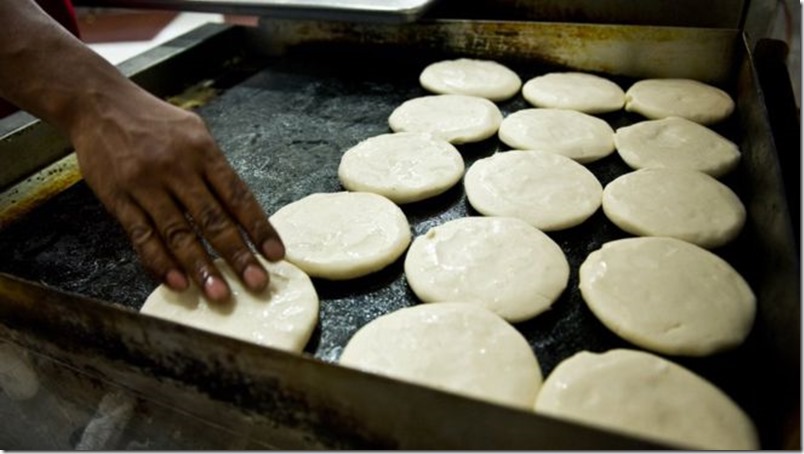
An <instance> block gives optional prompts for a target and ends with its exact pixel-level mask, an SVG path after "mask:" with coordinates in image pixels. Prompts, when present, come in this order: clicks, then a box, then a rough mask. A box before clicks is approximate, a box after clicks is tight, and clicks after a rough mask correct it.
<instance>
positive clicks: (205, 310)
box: [140, 256, 318, 353]
mask: <svg viewBox="0 0 804 454" xmlns="http://www.w3.org/2000/svg"><path fill="white" fill-rule="evenodd" d="M257 259H258V260H259V261H260V263H261V264H262V265H263V266H264V267H265V269H266V270H267V271H268V274H269V275H270V283H269V284H268V288H266V289H265V290H264V291H262V292H260V293H253V292H251V291H250V290H247V289H246V288H245V287H244V286H243V284H242V283H241V282H240V279H239V278H238V277H237V275H236V274H235V273H234V271H233V270H232V269H231V267H229V265H228V264H226V262H224V261H223V260H222V259H216V260H215V265H216V266H217V267H218V269H219V270H220V271H221V273H222V274H223V277H224V278H225V279H226V282H227V283H228V284H229V287H230V288H231V290H232V298H231V300H230V301H229V302H226V303H210V302H208V301H207V300H206V298H205V297H204V296H203V293H202V292H200V291H199V290H198V287H196V286H194V285H193V286H191V287H190V288H189V289H187V290H185V291H183V292H175V291H173V290H171V289H170V288H169V287H167V286H166V285H164V284H162V285H160V286H159V287H157V288H156V289H155V290H154V291H153V292H151V294H150V295H149V296H148V298H147V299H146V300H145V304H143V306H142V308H141V309H140V312H141V313H143V314H148V315H151V316H154V317H158V318H162V319H165V320H170V321H172V322H175V323H179V324H182V325H187V326H192V327H194V328H198V329H201V330H204V331H209V332H213V333H216V334H220V335H222V336H228V337H233V338H235V339H240V340H244V341H247V342H252V343H255V344H257V345H264V346H269V347H274V348H277V349H280V350H285V351H290V352H297V353H298V352H301V351H302V350H304V346H305V345H306V344H307V341H308V340H310V335H312V333H313V330H314V328H315V326H316V323H318V295H317V294H316V291H315V287H313V283H312V282H311V281H310V278H309V277H308V276H307V275H306V274H304V272H303V271H302V270H300V269H298V268H297V267H295V266H294V265H292V264H290V263H288V262H286V261H284V260H283V261H279V262H268V261H266V260H264V259H263V258H262V257H259V256H258V257H257Z"/></svg>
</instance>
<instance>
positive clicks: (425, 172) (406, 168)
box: [338, 132, 464, 204]
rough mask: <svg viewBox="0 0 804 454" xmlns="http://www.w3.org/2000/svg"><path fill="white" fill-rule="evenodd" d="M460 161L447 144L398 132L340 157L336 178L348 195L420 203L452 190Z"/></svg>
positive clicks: (422, 135)
mask: <svg viewBox="0 0 804 454" xmlns="http://www.w3.org/2000/svg"><path fill="white" fill-rule="evenodd" d="M463 171H464V163H463V157H462V156H461V154H460V153H459V152H458V150H457V149H456V148H455V147H454V146H453V145H452V144H450V143H449V142H447V141H445V140H441V139H436V138H434V137H432V136H430V135H429V134H426V133H415V132H400V133H395V134H382V135H379V136H376V137H371V138H369V139H366V140H364V141H362V142H360V143H359V144H357V145H355V146H354V147H352V148H350V149H349V150H347V151H346V152H345V153H344V154H343V156H342V157H341V163H340V166H339V167H338V178H339V179H340V181H341V184H342V185H343V187H344V188H346V189H348V190H350V191H364V192H373V193H375V194H380V195H383V196H385V197H388V198H389V199H390V200H391V201H393V202H396V203H400V204H401V203H409V202H416V201H419V200H424V199H427V198H429V197H433V196H435V195H438V194H441V193H442V192H444V191H446V190H447V189H449V188H451V187H452V186H454V185H455V184H456V183H457V182H458V181H460V179H461V177H462V176H463Z"/></svg>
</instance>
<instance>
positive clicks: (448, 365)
mask: <svg viewBox="0 0 804 454" xmlns="http://www.w3.org/2000/svg"><path fill="white" fill-rule="evenodd" d="M339 364H341V365H344V366H348V367H353V368H357V369H361V370H364V371H367V372H371V373H376V374H380V375H385V376H389V377H393V378H397V379H400V380H405V381H409V382H413V383H417V384H420V385H424V386H429V387H433V388H437V389H441V390H444V391H448V392H453V393H456V394H461V395H465V396H468V397H473V398H476V399H482V400H486V401H491V402H494V403H498V404H502V405H508V406H512V407H518V408H522V409H530V408H533V403H534V402H535V400H536V395H537V394H538V392H539V388H540V387H541V384H542V373H541V368H540V367H539V362H538V360H537V358H536V355H535V354H534V353H533V350H532V349H531V347H530V345H529V344H528V342H527V341H526V340H525V338H524V337H523V336H522V334H520V333H519V331H517V330H516V329H515V328H514V327H513V326H511V325H509V324H508V323H507V322H506V321H505V320H503V319H502V318H500V317H499V316H497V315H495V314H494V313H492V312H491V311H488V310H486V309H483V308H482V307H479V306H475V305H472V304H465V303H442V304H426V305H418V306H413V307H408V308H404V309H400V310H397V311H395V312H392V313H390V314H387V315H383V316H380V317H378V318H376V319H374V320H372V321H371V322H369V323H368V324H366V325H365V326H363V327H362V328H360V330H358V331H357V333H355V335H354V336H353V337H352V338H351V339H350V340H349V342H348V343H347V344H346V347H345V348H344V350H343V353H342V354H341V357H340V360H339Z"/></svg>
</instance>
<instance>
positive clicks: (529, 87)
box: [522, 72, 625, 114]
mask: <svg viewBox="0 0 804 454" xmlns="http://www.w3.org/2000/svg"><path fill="white" fill-rule="evenodd" d="M522 96H523V97H524V98H525V100H527V101H528V102H529V103H531V104H532V105H533V106H535V107H551V108H556V109H571V110H577V111H579V112H585V113H588V114H597V113H604V112H613V111H615V110H620V109H622V108H623V105H624V104H625V93H624V92H623V89H622V88H620V86H619V85H617V84H615V83H614V82H612V81H610V80H608V79H604V78H603V77H600V76H596V75H594V74H586V73H580V72H563V73H549V74H544V75H542V76H538V77H534V78H533V79H530V80H529V81H527V82H526V83H525V85H524V86H523V87H522Z"/></svg>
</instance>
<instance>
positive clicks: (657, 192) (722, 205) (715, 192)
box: [603, 169, 745, 249]
mask: <svg viewBox="0 0 804 454" xmlns="http://www.w3.org/2000/svg"><path fill="white" fill-rule="evenodd" d="M603 212H604V213H605V214H606V217H608V218H609V219H610V220H611V221H612V222H613V223H614V224H616V225H617V226H618V227H619V228H621V229H623V230H625V231H626V232H628V233H631V234H633V235H639V236H669V237H673V238H679V239H682V240H684V241H689V242H690V243H693V244H697V245H698V246H702V247H705V248H707V249H711V248H715V247H718V246H722V245H724V244H726V243H728V242H729V241H731V240H733V239H734V238H735V237H736V236H737V235H738V234H739V233H740V230H742V228H743V224H745V207H744V206H743V203H742V202H741V201H740V199H739V198H738V197H737V195H736V194H734V192H732V190H731V189H729V187H728V186H726V185H724V184H723V183H721V182H719V181H717V180H716V179H714V178H713V177H710V176H709V175H707V174H705V173H702V172H698V171H695V170H685V169H641V170H636V171H634V172H630V173H627V174H625V175H622V176H620V177H618V178H617V179H615V180H614V181H612V182H611V183H609V184H608V185H606V187H605V188H603Z"/></svg>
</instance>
